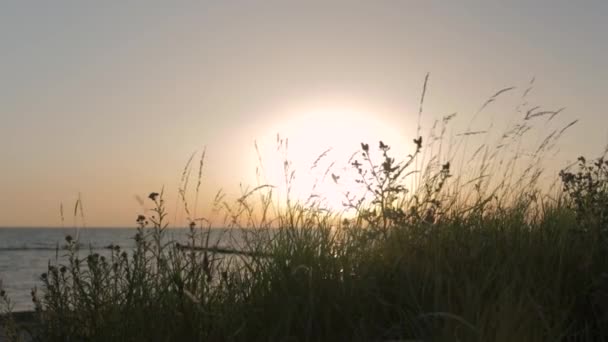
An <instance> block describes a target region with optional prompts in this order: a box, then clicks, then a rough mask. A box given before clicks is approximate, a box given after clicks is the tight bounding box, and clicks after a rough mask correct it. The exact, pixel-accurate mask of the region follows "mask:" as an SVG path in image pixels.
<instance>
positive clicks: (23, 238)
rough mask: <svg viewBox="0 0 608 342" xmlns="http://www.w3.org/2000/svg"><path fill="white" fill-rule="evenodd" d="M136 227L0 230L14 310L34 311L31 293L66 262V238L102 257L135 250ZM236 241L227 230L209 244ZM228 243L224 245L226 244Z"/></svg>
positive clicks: (174, 234)
mask: <svg viewBox="0 0 608 342" xmlns="http://www.w3.org/2000/svg"><path fill="white" fill-rule="evenodd" d="M188 231H189V230H188V229H184V228H168V229H167V230H166V237H167V239H171V240H175V241H183V242H184V243H185V242H186V240H187V233H188ZM135 233H136V229H135V228H88V227H87V228H79V229H75V228H21V227H20V228H0V281H1V282H2V287H3V288H4V290H5V291H6V293H7V295H8V297H9V298H10V300H11V303H12V305H13V311H14V312H18V311H30V310H33V309H34V304H33V302H32V297H31V291H32V289H34V288H37V289H40V288H41V286H42V282H41V280H40V276H41V274H42V273H44V272H46V271H47V268H48V265H49V263H51V264H57V263H59V264H61V263H65V261H66V258H65V254H66V251H65V250H63V249H62V247H63V246H65V244H66V241H65V238H66V236H67V235H70V236H71V237H73V238H76V237H78V241H79V246H80V250H79V253H82V255H86V254H88V253H89V252H90V251H93V252H94V253H99V254H101V255H105V254H109V253H110V251H109V249H108V248H107V247H108V246H110V245H114V246H116V245H118V246H120V247H121V249H122V250H127V251H129V250H132V249H133V248H134V246H135V241H134V236H135ZM228 240H234V234H233V233H230V234H226V229H213V230H211V234H210V242H211V243H212V244H214V245H217V246H220V247H222V246H224V247H225V246H227V245H228ZM224 242H225V243H224Z"/></svg>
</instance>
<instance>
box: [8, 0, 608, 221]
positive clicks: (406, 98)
mask: <svg viewBox="0 0 608 342" xmlns="http://www.w3.org/2000/svg"><path fill="white" fill-rule="evenodd" d="M602 13H604V14H605V13H608V8H607V5H606V4H605V3H604V2H601V1H597V2H587V3H586V4H585V5H584V6H582V5H579V4H575V3H574V2H567V1H535V2H533V3H529V2H521V3H520V4H515V3H509V4H504V5H496V4H488V3H486V2H481V1H479V2H472V1H470V2H464V3H461V2H459V3H458V4H456V3H455V2H454V3H452V2H450V3H445V2H433V1H431V2H427V1H425V2H409V1H408V2H405V1H403V2H394V1H374V2H351V1H349V2H331V3H327V2H315V1H310V2H309V1H307V2H304V3H299V4H287V3H286V2H282V1H281V2H278V1H277V2H274V1H272V2H271V1H264V2H262V1H260V2H256V1H251V2H246V3H241V4H238V5H237V4H236V3H230V4H229V3H227V2H217V3H211V2H198V3H197V4H188V5H186V4H180V5H177V4H175V3H173V2H171V6H170V5H169V3H166V5H165V6H152V5H151V4H150V3H149V2H145V3H144V2H141V3H139V4H138V3H137V2H130V3H129V4H128V5H127V4H123V3H119V2H116V3H113V4H110V3H109V2H99V3H97V4H94V5H91V4H74V3H70V4H68V3H67V2H53V4H50V3H48V4H46V3H42V4H41V3H38V4H36V5H35V6H34V5H32V4H26V3H24V2H17V1H15V2H12V3H3V4H2V5H0V41H2V42H3V44H2V45H1V46H0V50H1V51H0V53H1V54H2V56H3V57H2V63H0V75H2V77H1V79H2V80H1V81H0V115H1V123H0V159H1V160H2V166H1V170H2V171H1V172H0V190H1V191H2V196H1V197H0V226H57V225H60V224H61V221H60V218H59V206H60V203H64V205H65V206H66V208H71V207H72V206H73V204H74V201H75V200H76V198H77V197H78V193H81V196H82V199H83V203H84V205H85V214H86V221H87V225H89V226H133V224H134V219H135V217H136V215H137V214H138V213H139V212H140V211H141V208H140V205H139V204H138V202H137V201H136V200H134V196H135V195H140V196H142V197H145V196H146V195H147V193H148V192H150V191H158V190H159V189H160V188H161V187H162V186H163V185H164V186H165V188H166V189H167V196H168V203H170V204H171V205H170V208H169V209H170V210H174V208H173V207H174V204H175V196H176V193H177V187H178V185H179V180H180V175H181V172H182V168H183V166H184V164H185V162H186V160H187V159H188V158H189V156H190V154H191V153H192V152H193V151H201V150H202V148H203V146H206V147H207V159H206V164H205V169H204V176H203V187H202V189H203V192H202V193H201V200H200V203H201V209H200V212H204V210H205V209H204V207H205V205H206V203H208V202H210V201H211V199H212V198H213V196H214V194H215V193H216V191H217V190H218V189H220V188H223V189H224V190H225V191H226V193H228V194H229V195H232V196H233V197H234V196H235V195H236V194H238V189H239V187H238V185H239V183H243V184H252V183H255V168H256V166H257V157H256V154H255V149H254V141H257V142H258V144H259V146H260V150H261V151H262V152H263V155H264V163H265V169H266V172H267V179H268V180H269V182H280V179H281V177H280V176H279V175H280V171H281V168H282V164H281V163H282V159H281V157H280V155H277V153H276V152H273V151H275V150H276V149H275V143H276V134H277V133H281V134H282V135H283V136H286V137H289V138H290V157H291V158H292V159H293V160H294V162H295V164H296V165H297V166H298V168H300V169H301V170H302V171H300V173H299V174H301V177H300V178H299V179H301V181H302V183H303V184H304V185H302V189H305V188H306V186H309V185H310V184H309V183H310V179H308V180H307V178H306V177H308V176H306V174H307V173H308V171H306V168H307V167H308V166H307V165H309V164H310V163H311V162H312V161H314V159H315V158H316V156H318V154H319V153H321V152H322V151H323V150H324V149H325V148H329V147H333V148H334V151H333V153H334V154H333V155H332V156H331V157H332V158H334V159H336V160H342V159H344V155H345V154H347V153H348V152H347V151H348V149H349V148H350V146H352V150H353V151H354V150H356V149H357V148H358V143H359V142H360V141H361V140H366V141H369V142H370V143H374V144H375V143H376V142H375V141H376V140H378V139H384V140H386V141H387V143H389V144H392V145H393V146H395V152H399V153H401V155H404V154H406V153H408V151H409V149H410V148H411V139H412V138H413V137H415V135H416V129H417V127H416V123H417V110H418V101H419V96H420V92H421V87H422V83H423V80H424V76H425V74H426V72H427V71H428V72H431V80H430V85H429V91H428V94H427V95H428V97H427V101H426V105H425V114H424V117H423V128H424V130H426V131H428V128H429V127H430V125H431V123H432V121H433V120H434V119H437V118H441V117H442V116H443V115H446V114H449V113H452V112H458V113H459V116H458V121H457V122H455V123H454V128H453V133H455V134H456V133H458V130H459V129H460V130H463V129H465V128H466V125H467V124H468V122H469V119H470V117H471V116H472V113H474V112H475V111H476V110H477V109H478V108H479V106H480V105H481V104H482V103H483V102H484V101H485V100H486V99H487V98H488V97H489V96H490V95H492V94H493V93H494V92H495V91H497V90H499V89H501V88H503V87H506V86H517V87H518V91H520V90H523V89H525V87H526V86H527V84H528V82H529V80H530V79H531V78H532V77H533V76H535V77H536V84H535V89H534V91H533V93H531V95H530V99H531V100H530V101H531V102H534V103H536V104H539V105H542V106H543V107H545V108H547V109H556V108H560V107H567V110H566V111H565V112H564V117H563V118H561V117H560V120H561V121H556V123H555V124H556V125H564V124H567V123H568V122H569V121H572V120H573V119H579V120H580V121H579V124H578V125H577V126H575V127H573V128H572V129H571V131H569V134H567V135H565V136H564V137H563V138H562V139H561V141H560V143H561V152H560V154H559V155H558V156H556V157H555V158H554V159H552V160H551V161H550V162H551V163H552V164H551V165H552V166H554V169H555V170H557V169H558V168H559V167H560V166H563V165H565V164H566V163H567V161H569V160H574V159H575V158H576V157H577V156H578V155H579V154H586V155H591V156H593V155H595V154H598V153H599V152H600V151H601V150H603V147H604V146H605V144H606V137H607V133H608V132H607V129H606V124H605V122H606V119H605V115H606V113H605V111H604V103H605V101H604V96H605V93H606V91H608V84H607V82H608V81H607V80H608V74H607V72H608V71H607V70H608V68H606V65H605V60H606V58H605V57H606V54H607V53H608V50H606V44H604V39H605V37H604V36H603V34H604V33H605V32H607V31H608V24H606V21H605V20H604V17H603V14H602ZM517 94H518V95H513V96H511V97H507V98H506V99H505V100H504V101H497V103H495V104H493V106H492V107H491V108H490V110H489V112H488V114H484V116H483V117H481V118H480V119H479V120H478V121H476V126H475V127H473V128H486V127H487V125H488V124H489V123H490V122H494V123H495V129H497V130H500V125H502V124H504V123H505V122H508V121H509V119H510V118H511V116H514V115H518V114H516V113H515V112H514V110H513V108H514V104H515V103H516V102H517V96H521V92H520V93H517ZM486 115H487V116H486ZM277 170H278V171H277ZM312 177H314V175H312ZM326 189H327V191H331V189H332V188H331V186H329V185H328V186H327V187H326ZM180 215H181V214H180ZM71 220H72V218H71V217H69V218H68V219H67V221H66V224H72V222H71Z"/></svg>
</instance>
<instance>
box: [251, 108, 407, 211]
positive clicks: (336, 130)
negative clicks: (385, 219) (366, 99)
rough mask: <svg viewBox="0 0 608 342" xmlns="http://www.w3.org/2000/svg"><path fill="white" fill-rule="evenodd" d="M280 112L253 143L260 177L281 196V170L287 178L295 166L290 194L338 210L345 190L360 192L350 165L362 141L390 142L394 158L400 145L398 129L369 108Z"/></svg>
mask: <svg viewBox="0 0 608 342" xmlns="http://www.w3.org/2000/svg"><path fill="white" fill-rule="evenodd" d="M284 117H285V119H284V120H281V121H279V122H277V123H275V124H274V125H271V126H270V130H269V132H268V134H267V135H266V138H265V140H264V141H258V144H259V147H260V154H261V156H262V163H263V171H262V173H263V177H264V182H266V183H268V184H272V185H274V186H276V187H277V189H278V192H279V193H280V194H281V196H285V195H286V193H287V185H286V177H285V176H286V173H287V175H288V178H289V176H291V174H292V171H295V173H294V174H293V175H294V176H295V177H294V179H293V180H292V181H291V182H290V198H291V199H295V198H297V199H298V200H300V201H307V200H308V201H316V202H317V203H319V204H320V205H321V206H323V207H326V208H328V209H332V210H335V211H341V210H342V209H344V205H343V203H344V202H345V200H346V197H345V196H346V194H347V193H350V194H351V195H354V196H359V195H361V194H362V189H361V188H360V186H359V184H358V183H356V182H355V178H356V172H355V171H354V169H353V168H352V166H351V165H350V162H351V161H352V160H351V157H352V156H353V155H354V153H356V152H358V151H360V148H361V147H360V146H361V145H360V144H361V142H365V143H368V144H370V146H377V144H378V142H379V141H380V140H382V141H384V142H385V143H387V144H389V145H391V146H393V147H394V148H393V149H392V152H393V155H394V156H395V157H396V158H397V159H399V154H400V153H403V152H402V151H404V150H405V149H403V146H404V142H405V141H406V140H407V139H405V137H404V134H403V133H402V132H403V128H402V127H400V126H399V125H398V123H391V122H385V121H383V120H381V119H380V117H381V116H379V115H378V114H376V115H375V114H374V113H373V112H372V111H365V110H357V109H351V108H347V107H340V108H330V107H325V108H313V109H308V110H301V111H292V112H288V113H287V115H285V116H284ZM400 128H401V129H400ZM286 160H287V161H289V164H288V165H287V166H288V167H287V168H285V163H284V162H285V161H286ZM288 178H287V179H288Z"/></svg>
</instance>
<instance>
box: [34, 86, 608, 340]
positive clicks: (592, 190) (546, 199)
mask: <svg viewBox="0 0 608 342" xmlns="http://www.w3.org/2000/svg"><path fill="white" fill-rule="evenodd" d="M427 80H428V78H427V79H426V80H425V87H424V89H425V91H424V92H423V96H422V100H421V109H420V115H422V105H423V103H424V95H425V92H426V81H427ZM530 90H531V87H529V88H526V89H525V91H524V92H523V95H522V99H525V97H526V96H527V95H528V93H529V92H530ZM510 91H514V89H513V88H505V89H503V90H500V91H498V92H496V93H495V94H494V95H493V96H491V97H490V98H489V100H488V101H486V102H484V104H483V105H482V106H481V109H480V110H479V112H481V111H483V110H486V109H487V108H488V106H490V104H491V103H492V102H494V101H496V100H497V99H498V98H499V97H500V96H501V95H502V94H505V93H507V92H510ZM518 110H519V111H520V112H521V113H522V116H521V120H520V121H518V122H516V123H514V124H513V125H512V126H510V127H509V128H508V130H507V131H506V132H503V133H501V134H500V135H499V136H498V138H497V139H496V141H495V142H492V141H491V139H490V138H489V137H484V138H483V139H482V140H481V143H479V145H478V146H475V148H469V146H471V145H470V144H473V141H474V140H473V138H475V137H481V136H483V135H484V134H486V132H483V131H477V130H472V126H471V125H469V126H468V127H467V130H466V131H464V132H461V133H459V134H456V135H453V136H452V138H455V140H452V141H451V142H449V143H448V141H446V140H447V139H448V137H447V136H446V132H447V125H448V124H449V122H450V121H451V120H452V119H453V118H454V116H455V115H448V116H446V117H444V118H442V119H440V120H437V122H436V123H435V125H434V126H433V127H432V129H431V131H430V132H429V134H428V136H427V137H425V138H424V139H423V138H422V137H421V136H419V137H417V138H416V139H415V140H414V144H413V146H412V151H413V152H412V153H411V155H409V156H406V157H405V158H404V159H402V160H398V159H396V158H395V157H394V156H392V155H391V149H390V146H388V145H387V144H385V143H384V142H381V141H380V142H379V143H378V144H377V145H375V144H372V145H370V144H369V143H368V142H363V143H362V144H361V146H360V149H359V150H358V151H357V153H356V154H354V155H353V157H352V158H351V160H350V164H351V167H352V172H353V174H354V177H355V178H356V180H357V183H356V184H358V185H359V186H360V187H361V188H362V189H363V192H362V193H360V195H359V196H358V197H353V196H352V195H351V194H344V195H345V205H346V208H345V210H347V211H348V212H349V214H348V215H344V214H343V213H340V212H332V211H329V210H327V209H326V208H325V207H324V206H323V205H322V202H320V201H315V200H307V201H304V202H302V201H297V200H293V199H290V198H289V197H288V198H287V200H286V201H285V202H283V203H280V202H278V201H277V200H276V197H275V196H274V191H275V188H274V185H270V184H259V185H258V186H257V187H254V188H252V189H244V190H243V193H242V196H241V197H240V198H238V199H237V200H236V201H235V202H234V203H230V204H229V203H227V202H226V201H225V200H224V197H223V196H222V194H221V193H218V195H217V196H216V198H215V208H216V211H217V212H222V213H223V214H224V224H223V225H224V226H226V227H228V228H230V230H228V231H227V233H226V234H233V235H232V237H231V236H230V235H227V236H224V237H223V239H222V240H223V241H232V242H233V249H234V250H238V251H240V252H241V253H235V254H230V253H231V252H234V251H231V250H226V249H221V248H219V247H218V246H216V243H217V241H212V240H211V231H212V228H211V225H210V222H211V220H209V219H204V218H199V217H196V206H197V205H196V204H195V206H194V208H189V207H188V205H187V200H186V199H187V196H186V194H187V185H188V179H189V175H190V173H191V165H192V164H191V162H192V158H191V159H190V160H189V161H188V163H187V166H186V168H185V169H184V171H183V176H182V186H180V189H179V193H180V196H181V197H180V198H181V199H182V201H183V204H184V208H185V212H186V216H187V219H188V220H189V221H190V222H191V224H190V225H189V229H190V231H189V232H190V233H189V235H188V236H189V241H188V243H187V244H185V245H184V244H179V243H177V242H174V241H171V240H170V239H169V237H168V235H167V229H168V228H167V227H168V222H167V216H168V213H167V210H166V206H165V201H164V194H163V191H161V192H159V193H156V192H154V193H151V194H150V196H149V198H148V199H147V200H146V201H147V203H149V204H151V205H152V209H151V210H150V211H148V212H146V213H144V214H142V215H140V216H139V217H138V218H137V224H138V227H137V229H136V232H135V236H134V239H135V246H136V247H135V249H134V250H133V251H130V252H129V251H122V250H120V248H118V247H114V248H112V250H111V253H110V256H109V257H104V256H100V255H98V254H94V253H91V254H88V255H82V256H81V254H82V251H79V250H78V249H77V248H76V246H77V241H75V240H74V239H72V238H71V237H67V238H66V248H67V250H66V255H65V256H64V257H59V258H57V260H56V261H55V262H54V263H52V264H50V265H49V270H48V272H47V273H45V274H43V275H42V288H41V291H40V292H39V293H37V294H35V296H34V300H35V303H36V311H37V315H38V318H39V320H40V324H41V326H42V330H43V333H42V335H41V336H42V338H43V339H44V340H49V341H75V340H76V341H80V340H87V341H89V340H90V341H107V340H120V341H123V340H124V341H177V340H186V341H382V340H398V339H401V340H408V339H410V340H411V339H416V340H424V341H444V340H445V341H570V340H577V341H578V340H580V341H598V340H605V339H608V329H607V328H606V327H607V326H608V325H607V324H606V323H608V322H607V320H608V306H607V305H608V259H606V251H607V250H608V249H607V248H606V246H607V245H606V240H605V238H604V236H605V231H606V227H607V226H606V219H605V218H606V217H608V216H607V215H606V213H607V212H608V211H606V210H605V205H606V203H608V202H606V200H607V199H608V188H607V186H608V185H607V184H608V177H607V176H606V175H607V173H606V172H605V170H606V169H608V162H604V161H603V160H601V161H599V160H598V161H597V164H593V165H595V166H588V165H587V164H584V163H583V160H582V161H581V163H582V164H581V165H579V166H578V169H577V170H574V171H572V170H565V171H564V172H563V173H562V184H563V186H564V190H565V191H564V192H561V191H557V190H560V189H561V187H560V189H557V190H556V189H555V186H554V187H553V188H551V187H549V188H546V187H545V188H543V186H544V184H543V183H542V182H541V181H540V180H541V175H542V172H543V166H542V165H543V164H542V161H543V157H544V156H545V155H546V154H548V153H550V152H551V149H552V148H553V147H554V146H555V143H556V141H557V140H558V139H559V137H560V135H562V134H563V133H564V132H565V130H566V129H567V128H568V127H570V126H571V124H570V123H568V124H566V125H563V126H562V127H559V128H557V129H555V130H554V131H550V132H548V133H547V135H546V137H545V138H543V139H542V140H541V141H540V142H539V143H538V145H536V146H534V149H533V150H532V152H531V153H530V156H529V157H527V158H524V157H523V156H524V154H525V153H526V152H525V151H524V150H523V149H522V144H521V142H522V141H523V140H524V138H525V137H526V134H528V133H527V132H529V131H531V130H532V129H533V128H534V124H533V123H532V121H534V120H538V119H541V118H549V119H550V120H552V119H553V118H554V117H555V116H556V115H557V114H559V113H560V112H561V110H556V111H547V110H541V109H540V108H537V107H530V108H527V107H526V105H525V104H522V105H521V107H520V108H518ZM543 125H544V124H543ZM470 139H471V140H470ZM203 159H204V153H203V157H201V161H200V163H199V170H198V182H197V186H196V190H195V191H196V197H195V198H196V200H195V203H197V201H198V191H199V187H200V178H201V172H202V171H201V170H202V168H203ZM522 161H523V162H522ZM522 164H523V165H522ZM284 165H286V169H285V174H286V176H285V185H286V187H287V189H289V187H290V184H291V182H292V181H293V177H292V174H291V170H289V169H288V168H287V166H288V165H289V164H288V163H287V162H286V163H285V164H284ZM466 165H469V166H468V167H467V166H466ZM471 165H475V167H476V168H477V169H474V168H473V167H472V166H471ZM454 170H458V172H457V174H454ZM579 170H580V173H579ZM551 191H553V193H555V194H553V195H551V194H552V192H551ZM287 193H289V191H288V192H287ZM550 195H551V196H550ZM216 221H217V220H216Z"/></svg>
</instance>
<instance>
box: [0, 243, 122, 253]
mask: <svg viewBox="0 0 608 342" xmlns="http://www.w3.org/2000/svg"><path fill="white" fill-rule="evenodd" d="M113 246H116V245H106V246H92V245H88V244H80V245H79V246H77V247H76V248H77V249H80V250H103V249H106V250H109V249H112V248H113ZM119 247H120V249H131V248H133V247H134V246H122V245H120V246H119ZM67 249H68V248H67V247H66V246H56V245H55V246H6V247H0V252H19V251H56V250H60V251H65V250H67Z"/></svg>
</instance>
